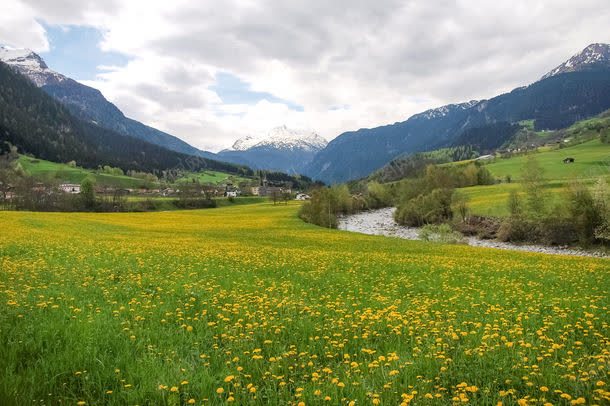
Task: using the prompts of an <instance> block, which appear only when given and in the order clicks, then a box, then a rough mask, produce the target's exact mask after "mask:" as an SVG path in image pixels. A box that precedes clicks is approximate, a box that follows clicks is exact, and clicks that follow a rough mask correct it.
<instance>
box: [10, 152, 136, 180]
mask: <svg viewBox="0 0 610 406" xmlns="http://www.w3.org/2000/svg"><path fill="white" fill-rule="evenodd" d="M18 164H19V165H21V167H22V168H23V170H24V171H25V172H26V173H27V174H28V175H30V176H32V177H33V178H34V179H36V180H39V181H41V182H53V181H55V182H65V183H81V182H82V181H83V180H84V179H85V178H93V179H95V183H96V184H98V185H104V186H110V187H121V188H138V187H143V186H145V185H146V184H147V183H148V182H146V181H144V180H143V179H138V178H133V177H130V176H125V175H122V176H121V175H110V174H107V173H97V172H96V171H94V170H91V169H84V168H80V167H74V166H70V165H67V164H60V163H55V162H50V161H45V160H44V159H35V158H30V157H27V156H24V155H21V156H20V157H19V160H18Z"/></svg>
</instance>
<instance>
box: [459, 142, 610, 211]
mask: <svg viewBox="0 0 610 406" xmlns="http://www.w3.org/2000/svg"><path fill="white" fill-rule="evenodd" d="M534 156H535V157H536V160H537V161H538V163H539V165H540V166H541V167H542V168H543V170H544V177H545V179H547V185H546V190H547V191H548V194H549V197H550V199H549V204H554V203H556V202H557V201H559V198H560V197H561V194H562V192H564V191H565V189H566V187H567V186H568V185H569V184H570V182H571V181H572V180H580V181H583V182H584V183H586V184H590V185H593V184H594V183H595V182H596V181H597V179H599V178H603V179H606V180H607V181H608V182H610V144H602V143H601V142H600V141H599V139H596V140H592V141H589V142H586V143H583V144H579V145H575V146H573V147H569V148H565V149H557V150H551V151H544V152H539V153H536V154H535V155H534ZM566 157H573V158H575V162H574V163H572V164H564V163H563V159H564V158H566ZM526 159H527V157H525V156H517V157H513V158H509V159H498V160H496V161H495V162H493V163H489V164H487V165H485V167H486V168H487V169H489V171H490V172H491V173H492V175H493V176H494V177H495V178H497V179H505V178H506V176H507V175H510V176H511V178H512V179H513V180H516V181H517V182H516V183H500V184H496V185H491V186H473V187H467V188H462V189H460V193H462V194H463V195H465V196H466V197H468V199H469V206H470V208H471V210H472V212H473V213H474V214H478V215H483V216H500V217H501V216H506V215H508V205H507V202H508V196H509V194H510V192H511V191H513V190H515V191H520V190H521V185H520V184H519V183H518V180H519V178H520V177H521V168H522V167H523V165H524V164H525V160H526Z"/></svg>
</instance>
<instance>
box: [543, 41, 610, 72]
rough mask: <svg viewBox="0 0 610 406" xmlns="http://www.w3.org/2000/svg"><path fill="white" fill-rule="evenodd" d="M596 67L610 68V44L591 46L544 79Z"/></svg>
mask: <svg viewBox="0 0 610 406" xmlns="http://www.w3.org/2000/svg"><path fill="white" fill-rule="evenodd" d="M596 67H606V68H610V45H609V44H591V45H589V46H588V47H586V48H585V49H584V50H583V51H582V52H579V53H577V54H576V55H574V56H573V57H571V58H570V59H568V60H567V61H566V62H564V63H562V64H561V65H559V66H558V67H556V68H555V69H553V70H552V71H550V72H549V73H547V74H546V75H544V76H543V77H542V79H546V78H550V77H551V76H555V75H559V74H561V73H567V72H578V71H583V70H589V69H593V68H596Z"/></svg>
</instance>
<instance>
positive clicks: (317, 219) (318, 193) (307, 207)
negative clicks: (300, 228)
mask: <svg viewBox="0 0 610 406" xmlns="http://www.w3.org/2000/svg"><path fill="white" fill-rule="evenodd" d="M362 205H363V204H362V200H355V199H354V198H353V197H352V196H351V195H350V193H349V190H348V188H347V186H345V185H342V186H333V187H331V188H319V189H316V190H314V191H313V192H312V194H311V199H310V200H309V201H307V202H305V203H304V204H303V206H301V209H300V211H299V217H300V218H301V219H303V220H304V221H306V222H308V223H312V224H317V225H319V226H322V227H328V228H337V216H338V215H339V214H351V213H353V212H354V211H355V209H354V207H358V208H362Z"/></svg>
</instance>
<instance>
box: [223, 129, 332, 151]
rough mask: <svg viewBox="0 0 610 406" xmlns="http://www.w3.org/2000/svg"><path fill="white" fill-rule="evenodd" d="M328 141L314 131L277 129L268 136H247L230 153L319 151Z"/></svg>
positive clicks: (237, 142) (236, 143)
mask: <svg viewBox="0 0 610 406" xmlns="http://www.w3.org/2000/svg"><path fill="white" fill-rule="evenodd" d="M327 144H328V141H326V140H325V139H324V138H322V137H320V136H319V135H318V134H316V133H315V132H312V131H303V130H293V129H289V128H287V127H286V126H281V127H276V128H274V129H272V130H271V131H269V133H268V134H267V135H266V136H263V137H253V136H247V137H244V138H241V139H239V140H237V141H236V142H235V143H234V144H233V146H232V147H231V148H230V149H229V151H231V150H233V151H247V150H250V149H253V148H268V149H277V150H303V151H319V150H321V149H323V148H324V147H326V145H327Z"/></svg>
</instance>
